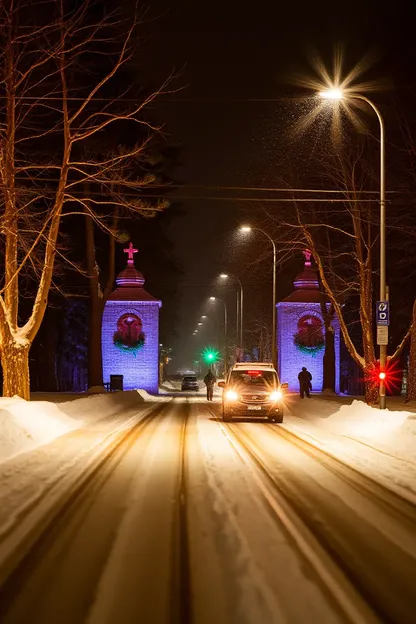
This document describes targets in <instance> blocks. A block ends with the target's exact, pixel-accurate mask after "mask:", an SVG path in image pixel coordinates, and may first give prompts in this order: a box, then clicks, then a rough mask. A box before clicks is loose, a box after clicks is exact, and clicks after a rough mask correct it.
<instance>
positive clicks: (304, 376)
mask: <svg viewBox="0 0 416 624" xmlns="http://www.w3.org/2000/svg"><path fill="white" fill-rule="evenodd" d="M298 379H299V392H300V398H301V399H303V398H304V397H305V394H306V396H307V397H308V399H310V398H311V390H312V383H311V382H312V375H311V374H310V372H309V371H308V369H307V368H306V366H303V367H302V370H301V371H300V373H299V375H298Z"/></svg>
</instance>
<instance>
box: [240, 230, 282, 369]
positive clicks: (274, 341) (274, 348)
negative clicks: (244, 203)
mask: <svg viewBox="0 0 416 624" xmlns="http://www.w3.org/2000/svg"><path fill="white" fill-rule="evenodd" d="M239 229H240V232H245V233H248V232H252V231H253V230H257V232H261V233H262V234H264V236H266V237H267V238H268V239H269V241H270V242H271V244H272V246H273V297H272V301H273V325H272V362H273V364H274V366H275V367H276V368H277V336H276V333H277V332H276V259H277V253H276V243H275V242H274V240H273V239H272V237H271V236H270V235H269V234H267V232H266V231H265V230H262V229H261V228H259V227H257V226H255V227H251V226H250V225H243V226H241V227H240V228H239Z"/></svg>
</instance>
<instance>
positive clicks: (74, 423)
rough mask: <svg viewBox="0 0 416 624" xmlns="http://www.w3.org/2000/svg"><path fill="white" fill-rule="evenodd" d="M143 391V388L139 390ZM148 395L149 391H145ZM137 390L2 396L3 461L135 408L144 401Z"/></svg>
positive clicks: (0, 453) (0, 441)
mask: <svg viewBox="0 0 416 624" xmlns="http://www.w3.org/2000/svg"><path fill="white" fill-rule="evenodd" d="M140 392H143V391H140ZM145 394H146V395H147V393H145ZM147 397H148V398H144V397H143V396H141V394H140V393H138V392H136V391H131V392H109V393H105V394H100V395H98V394H92V395H84V396H83V397H81V398H79V395H74V396H72V397H71V395H59V394H51V395H45V394H40V395H36V394H34V395H32V399H34V400H32V401H24V400H23V399H20V398H19V397H13V398H12V399H9V398H7V399H6V398H0V462H3V461H6V460H7V459H10V458H11V457H14V456H15V455H19V454H20V453H25V452H26V451H30V450H32V449H34V448H36V447H38V446H41V445H43V444H47V443H48V442H51V441H52V440H54V439H55V438H58V437H59V436H62V435H65V434H66V433H69V432H70V431H73V430H75V429H78V428H79V427H82V426H88V425H91V424H93V423H95V422H99V421H101V420H104V419H106V418H110V417H112V416H115V417H116V416H117V415H118V414H120V413H123V414H125V413H126V412H127V411H130V410H135V408H136V407H137V406H138V405H140V404H142V403H143V402H144V401H145V400H149V401H154V400H157V397H156V398H154V397H151V396H150V395H147Z"/></svg>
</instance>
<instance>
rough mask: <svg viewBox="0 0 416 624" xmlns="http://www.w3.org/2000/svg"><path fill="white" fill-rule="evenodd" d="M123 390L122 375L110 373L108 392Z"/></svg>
mask: <svg viewBox="0 0 416 624" xmlns="http://www.w3.org/2000/svg"><path fill="white" fill-rule="evenodd" d="M116 390H123V375H110V392H115V391H116Z"/></svg>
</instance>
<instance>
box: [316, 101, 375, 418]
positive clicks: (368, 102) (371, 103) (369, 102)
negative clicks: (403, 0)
mask: <svg viewBox="0 0 416 624" xmlns="http://www.w3.org/2000/svg"><path fill="white" fill-rule="evenodd" d="M319 95H320V96H321V97H322V98H324V99H327V100H342V99H354V100H362V101H363V102H366V103H367V104H368V105H369V106H371V108H372V109H373V111H374V112H375V114H376V115H377V119H378V122H379V124H380V301H386V298H387V292H386V183H385V180H386V165H385V138H384V136H385V131H384V120H383V117H382V115H381V113H380V111H379V109H378V108H377V106H376V105H375V104H374V102H372V101H371V100H369V99H368V98H367V97H365V96H364V95H360V94H358V93H344V92H343V91H342V90H341V89H327V90H325V91H321V92H320V94H319ZM386 360H387V345H380V371H382V372H385V370H386ZM379 379H380V381H379V401H380V409H385V408H386V384H385V377H384V378H383V377H382V375H380V376H379Z"/></svg>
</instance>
